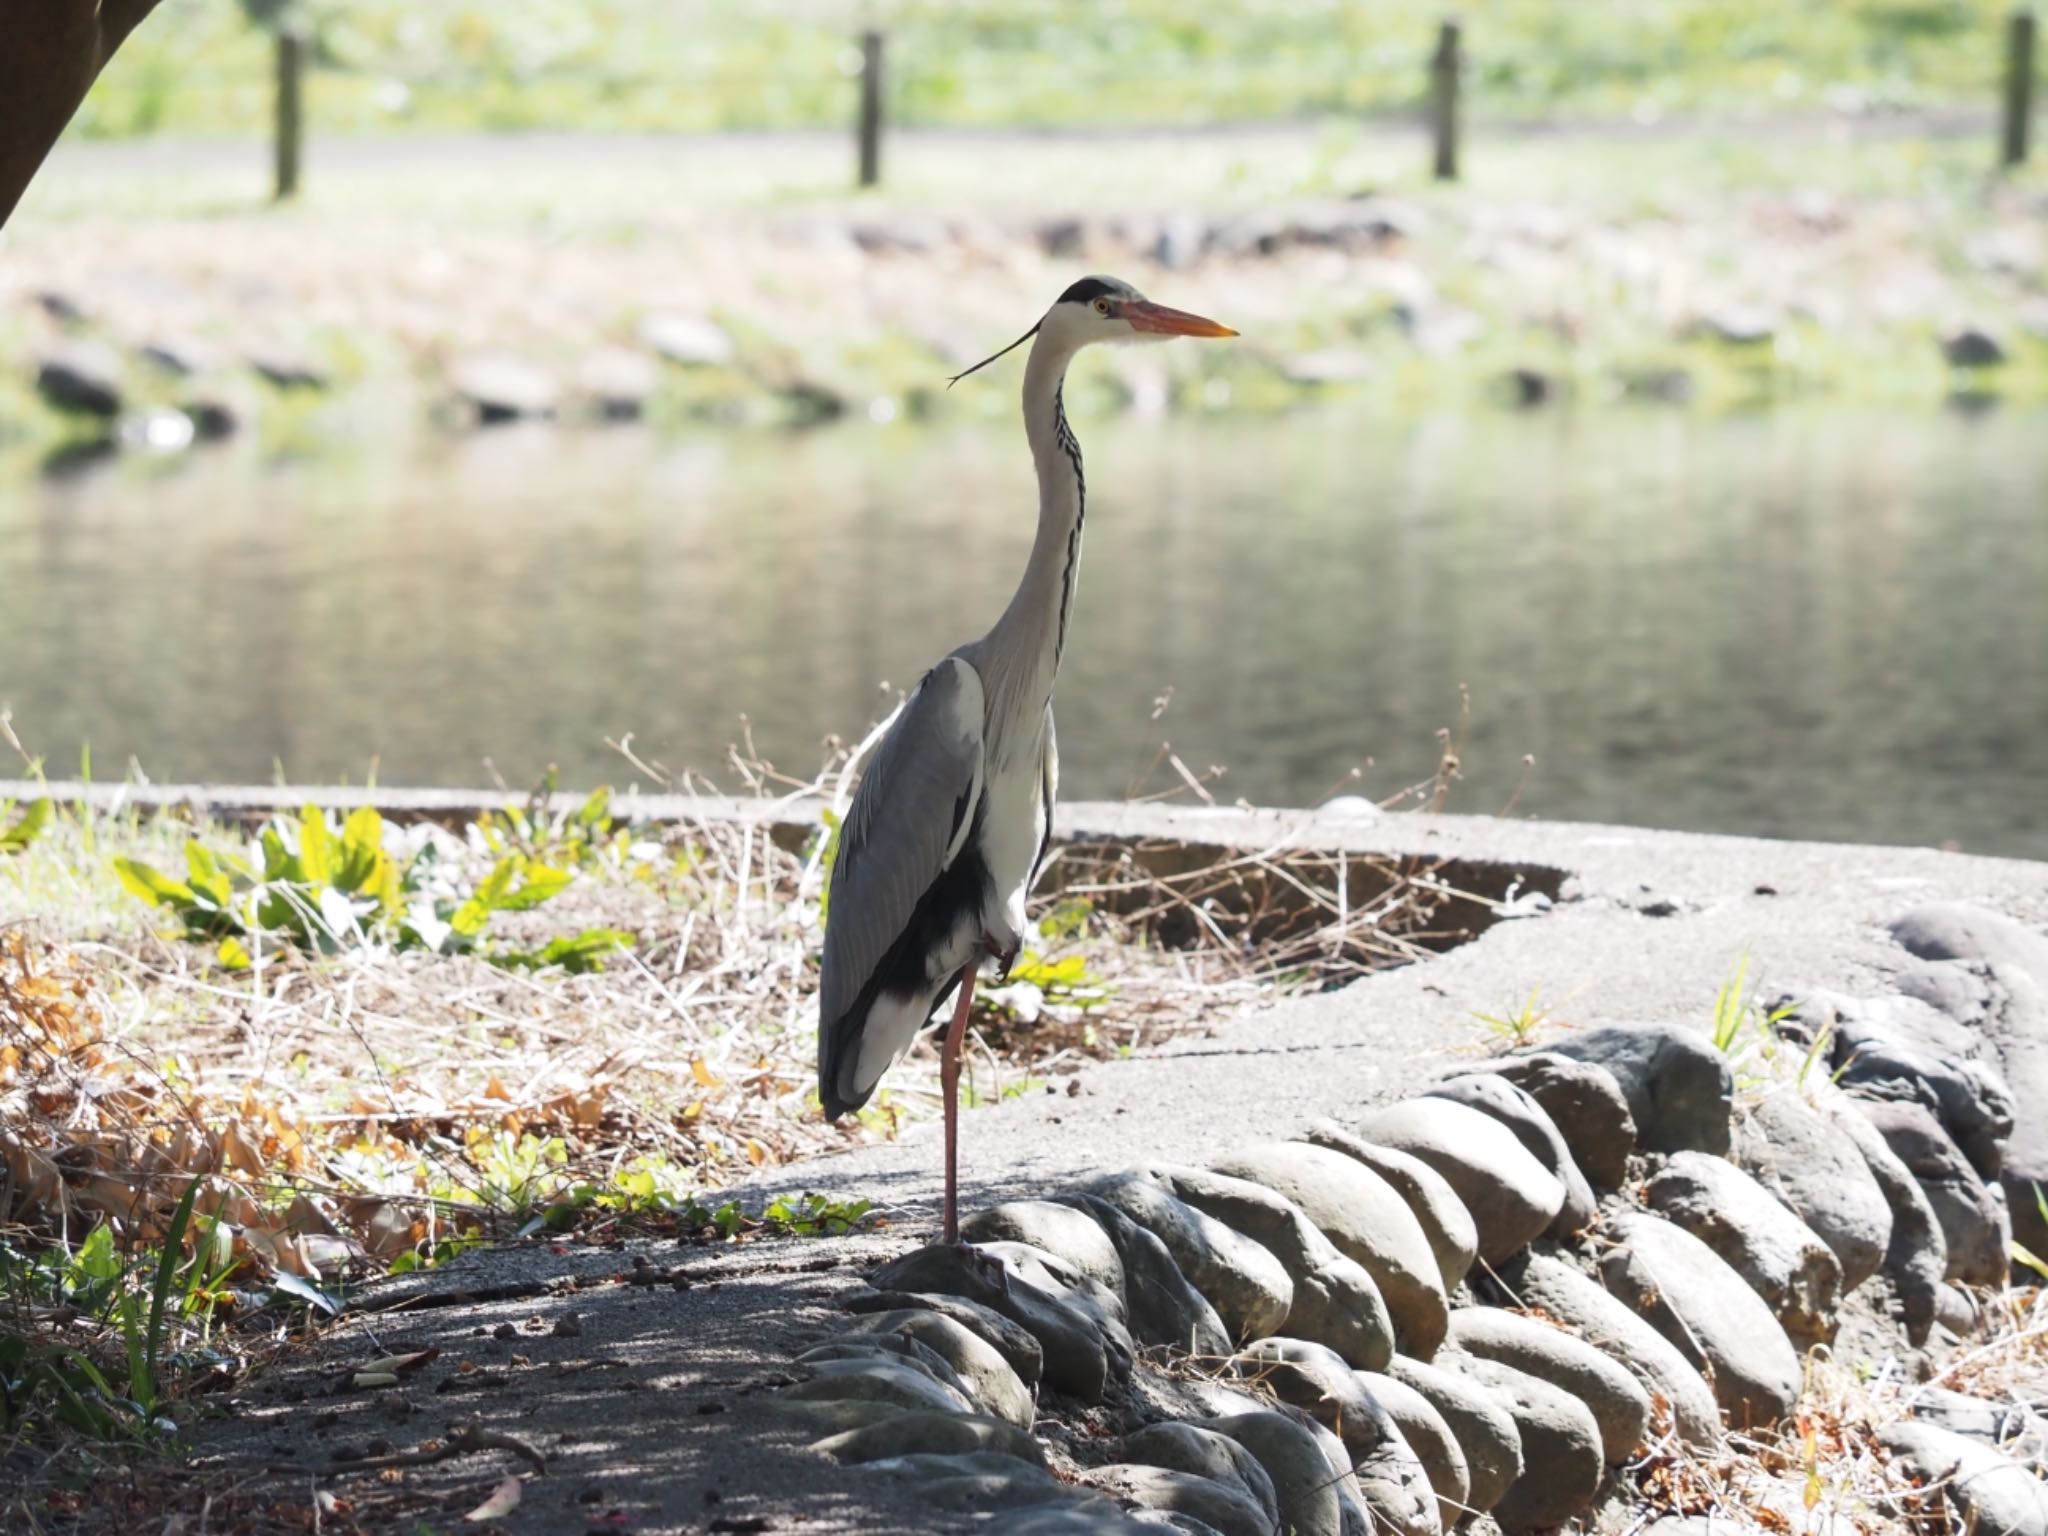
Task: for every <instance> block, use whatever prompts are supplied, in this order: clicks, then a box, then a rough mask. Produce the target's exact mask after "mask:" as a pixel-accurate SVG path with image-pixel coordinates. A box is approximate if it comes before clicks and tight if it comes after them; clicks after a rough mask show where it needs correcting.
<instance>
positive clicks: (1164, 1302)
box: [1061, 1195, 1231, 1359]
mask: <svg viewBox="0 0 2048 1536" xmlns="http://www.w3.org/2000/svg"><path fill="white" fill-rule="evenodd" d="M1061 1199H1062V1200H1063V1201H1066V1202H1071V1204H1072V1207H1073V1208H1074V1209H1075V1210H1077V1211H1079V1212H1081V1213H1082V1214H1084V1215H1085V1216H1087V1217H1088V1218H1090V1219H1091V1220H1092V1221H1093V1222H1094V1224H1095V1226H1096V1227H1097V1228H1098V1229H1099V1230H1100V1231H1101V1232H1102V1233H1103V1234H1104V1235H1105V1236H1107V1237H1108V1239H1109V1240H1110V1243H1111V1244H1112V1246H1113V1247H1114V1249H1115V1251H1116V1255H1117V1263H1118V1265H1119V1267H1120V1268H1121V1269H1122V1271H1123V1274H1124V1287H1123V1288H1124V1300H1125V1310H1126V1312H1127V1314H1128V1319H1129V1323H1130V1329H1131V1336H1132V1337H1133V1338H1134V1339H1136V1340H1137V1341H1138V1342H1139V1343H1141V1344H1157V1345H1165V1346H1167V1347H1170V1348H1174V1349H1179V1350H1183V1351H1186V1352H1187V1353H1190V1354H1194V1355H1201V1356H1206V1357H1208V1358H1210V1359H1214V1358H1216V1357H1218V1356H1221V1355H1227V1354H1229V1353H1230V1347H1231V1338H1230V1334H1229V1332H1228V1331H1227V1330H1226V1329H1225V1328H1224V1326H1223V1320H1222V1319H1221V1318H1220V1317H1218V1316H1217V1315H1216V1309H1215V1308H1214V1307H1212V1306H1210V1305H1209V1301H1208V1298H1207V1297H1205V1296H1203V1294H1202V1293H1201V1292H1200V1291H1198V1290H1196V1289H1195V1288H1194V1286H1193V1285H1191V1284H1190V1283H1189V1282H1188V1278H1187V1276H1186V1275H1184V1274H1182V1273H1181V1272H1180V1266H1179V1265H1178V1264H1176V1263H1174V1262H1173V1255H1172V1254H1170V1253H1168V1252H1167V1251H1166V1245H1165V1244H1164V1243H1162V1242H1161V1241H1160V1240H1159V1239H1158V1238H1157V1237H1156V1236H1155V1235H1153V1234H1152V1233H1151V1232H1149V1231H1147V1230H1146V1229H1145V1228H1144V1227H1141V1226H1139V1225H1138V1224H1137V1223H1136V1222H1135V1221H1133V1220H1131V1218H1130V1217H1128V1216H1126V1215H1125V1214H1124V1213H1123V1212H1122V1211H1120V1210H1118V1209H1117V1208H1116V1207H1115V1206H1113V1205H1111V1204H1110V1203H1109V1202H1108V1201H1106V1200H1100V1199H1097V1198H1096V1197H1095V1196H1094V1195H1063V1196H1062V1197H1061Z"/></svg>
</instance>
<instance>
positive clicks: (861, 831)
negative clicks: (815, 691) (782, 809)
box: [818, 656, 982, 1027]
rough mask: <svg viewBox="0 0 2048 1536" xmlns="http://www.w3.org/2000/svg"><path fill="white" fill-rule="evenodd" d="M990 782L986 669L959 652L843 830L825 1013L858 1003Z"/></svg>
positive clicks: (906, 714) (903, 729)
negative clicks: (985, 776)
mask: <svg viewBox="0 0 2048 1536" xmlns="http://www.w3.org/2000/svg"><path fill="white" fill-rule="evenodd" d="M981 783H982V691H981V677H980V674H978V673H977V672H976V671H975V670H974V668H973V667H972V666H970V665H969V664H968V663H967V662H965V661H963V660H961V659H960V658H959V657H957V656H949V657H947V658H946V659H945V660H944V661H942V662H940V663H939V664H938V665H937V666H935V667H933V668H932V669H931V671H930V672H928V673H927V674H925V679H924V681H923V682H922V683H920V684H918V687H917V691H916V692H915V693H913V694H911V696H910V697H909V699H908V700H906V701H905V702H904V705H903V713H902V714H900V715H898V716H897V717H896V723H895V724H894V725H892V726H890V727H889V731H888V734H887V735H885V736H883V738H882V741H881V744H880V745H879V746H878V747H876V748H875V755H874V758H873V760H872V761H871V762H870V763H869V764H868V767H867V771H866V772H865V773H864V774H862V776H861V781H860V788H859V789H857V790H856V791H854V796H853V804H852V805H851V806H849V807H848V808H847V812H846V820H845V822H844V823H843V824H842V825H841V826H840V829H839V851H838V854H837V855H836V857H835V858H834V860H833V865H832V901H831V905H830V908H829V910H828V913H827V919H826V925H825V967H824V976H823V979H822V985H821V987H820V990H819V999H818V1002H819V1016H820V1020H821V1022H822V1023H824V1024H825V1025H826V1026H827V1027H829V1026H830V1025H831V1024H832V1023H833V1022H835V1021H837V1020H838V1019H839V1018H841V1016H843V1015H844V1014H845V1012H846V1011H847V1009H849V1008H851V1007H852V1006H853V1004H854V1001H855V1000H856V999H857V998H858V997H859V996H860V993H861V989H862V988H863V987H865V986H866V985H867V983H868V979H869V978H870V977H871V976H872V975H873V974H874V971H875V967H876V966H878V965H880V964H881V961H882V957H883V956H884V955H885V954H887V953H888V951H889V946H890V945H892V944H894V943H895V942H896V940H897V939H898V938H900V937H901V936H902V934H903V931H904V929H906V928H907V927H909V925H910V919H911V915H912V913H914V912H915V911H916V910H917V903H918V901H919V899H920V898H921V897H922V896H923V895H924V893H925V892H926V891H927V890H928V889H930V887H931V883H932V882H933V881H934V880H936V879H937V878H938V877H939V876H940V875H941V874H942V873H943V872H944V871H945V869H946V867H947V866H948V865H949V864H951V863H952V862H953V859H954V858H955V857H956V856H957V855H958V854H959V852H960V848H961V845H962V844H963V843H964V842H965V841H966V838H967V833H968V831H969V822H970V819H971V818H972V816H973V812H974V805H975V802H976V800H978V799H979V798H980V795H981Z"/></svg>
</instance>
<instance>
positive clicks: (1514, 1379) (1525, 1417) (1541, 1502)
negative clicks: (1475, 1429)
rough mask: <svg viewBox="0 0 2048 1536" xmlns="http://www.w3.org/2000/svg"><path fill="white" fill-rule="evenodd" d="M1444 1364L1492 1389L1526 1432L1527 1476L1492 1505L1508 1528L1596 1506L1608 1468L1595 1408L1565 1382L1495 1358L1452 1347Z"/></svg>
mask: <svg viewBox="0 0 2048 1536" xmlns="http://www.w3.org/2000/svg"><path fill="white" fill-rule="evenodd" d="M1443 1363H1444V1365H1445V1367H1446V1369H1448V1370H1451V1371H1454V1372H1456V1373H1457V1374H1459V1375H1461V1376H1464V1377H1466V1378H1468V1379H1469V1380H1471V1381H1474V1382H1477V1383H1478V1384H1479V1385H1480V1386H1482V1387H1485V1388H1487V1389H1488V1390H1489V1391H1491V1392H1492V1393H1493V1394H1494V1396H1495V1397H1496V1399H1498V1401H1499V1402H1500V1404H1501V1406H1502V1407H1503V1408H1505V1409H1507V1411H1508V1413H1509V1415H1510V1416H1511V1417H1512V1418H1513V1419H1514V1421H1515V1432H1516V1433H1517V1434H1518V1435H1519V1436H1520V1437H1521V1442H1522V1475H1521V1476H1520V1477H1518V1478H1516V1479H1515V1481H1514V1483H1513V1484H1512V1485H1511V1486H1510V1487H1509V1488H1508V1491H1507V1492H1506V1493H1504V1494H1502V1495H1501V1497H1500V1499H1499V1501H1498V1502H1497V1503H1496V1504H1495V1505H1494V1506H1493V1517H1494V1519H1496V1520H1498V1521H1499V1522H1500V1525H1501V1528H1502V1529H1503V1530H1506V1531H1520V1530H1526V1529H1529V1528H1531V1527H1543V1526H1553V1525H1562V1524H1563V1523H1564V1522H1565V1521H1567V1520H1569V1519H1571V1518H1572V1517H1573V1516H1574V1515H1577V1514H1579V1513H1581V1512H1582V1511H1583V1510H1585V1509H1587V1508H1588V1507H1589V1506H1590V1505H1591V1504H1592V1502H1593V1499H1594V1497H1595V1496H1596V1495H1597V1494H1598V1493H1599V1491H1600V1480H1601V1478H1602V1477H1603V1476H1604V1475H1605V1474H1606V1466H1605V1464H1604V1463H1603V1462H1602V1460H1601V1455H1600V1426H1599V1425H1598V1424H1597V1423H1596V1422H1595V1421H1594V1418H1593V1413H1592V1410H1591V1409H1589V1408H1588V1407H1587V1406H1586V1405H1585V1404H1584V1403H1582V1402H1580V1401H1579V1400H1578V1399H1577V1398H1576V1397H1574V1396H1572V1394H1571V1393H1569V1392H1567V1391H1565V1390H1564V1389H1563V1388H1562V1387H1554V1386H1552V1385H1551V1384H1550V1383H1549V1382H1547V1381H1542V1380H1539V1379H1538V1378H1536V1377H1534V1376H1531V1375H1530V1374H1528V1372H1526V1371H1518V1370H1516V1369H1515V1368H1514V1367H1513V1366H1509V1365H1502V1364H1501V1363H1500V1362H1498V1361H1496V1360H1481V1359H1478V1358H1477V1357H1475V1356H1472V1355H1460V1354H1455V1353H1452V1352H1450V1351H1446V1352H1445V1354H1444V1357H1443Z"/></svg>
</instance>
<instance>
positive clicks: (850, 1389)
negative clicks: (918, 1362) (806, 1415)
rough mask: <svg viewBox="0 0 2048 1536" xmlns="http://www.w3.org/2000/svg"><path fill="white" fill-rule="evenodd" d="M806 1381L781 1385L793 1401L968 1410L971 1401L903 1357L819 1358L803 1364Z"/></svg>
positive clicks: (936, 1410) (951, 1411)
mask: <svg viewBox="0 0 2048 1536" xmlns="http://www.w3.org/2000/svg"><path fill="white" fill-rule="evenodd" d="M805 1369H807V1370H809V1371H810V1372H811V1377H810V1379H809V1380H808V1381H800V1382H797V1383H796V1384H795V1385H794V1386H791V1387H788V1388H785V1389H784V1390H785V1392H786V1394H787V1396H788V1397H789V1398H790V1399H791V1400H793V1401H795V1402H810V1401H816V1400H819V1399H839V1400H852V1401H856V1402H870V1403H887V1404H890V1405H892V1406H894V1407H898V1408H910V1409H927V1410H930V1411H932V1412H936V1413H962V1414H964V1413H971V1412H972V1411H973V1405H972V1404H970V1403H969V1402H968V1401H967V1398H966V1395H965V1394H964V1393H960V1392H956V1391H954V1390H953V1389H952V1388H951V1387H948V1386H944V1385H942V1384H941V1383H940V1382H938V1381H936V1380H934V1379H933V1378H932V1376H931V1375H930V1374H929V1373H927V1372H925V1371H922V1370H919V1369H918V1368H917V1367H916V1366H914V1365H912V1364H910V1363H909V1362H907V1361H891V1360H884V1359H881V1358H879V1357H877V1358H874V1359H868V1360H820V1361H817V1362H816V1363H814V1364H812V1365H809V1366H806V1367H805Z"/></svg>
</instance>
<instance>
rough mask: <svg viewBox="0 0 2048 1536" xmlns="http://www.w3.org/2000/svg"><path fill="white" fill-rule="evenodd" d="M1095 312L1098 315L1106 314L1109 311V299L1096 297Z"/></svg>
mask: <svg viewBox="0 0 2048 1536" xmlns="http://www.w3.org/2000/svg"><path fill="white" fill-rule="evenodd" d="M1095 313H1097V314H1098V315H1105V316H1106V315H1108V313H1109V300H1107V299H1097V300H1096V301H1095Z"/></svg>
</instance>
